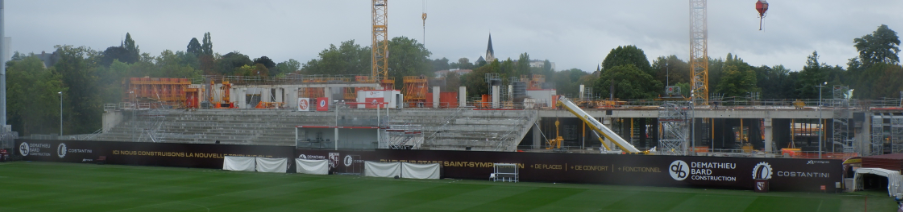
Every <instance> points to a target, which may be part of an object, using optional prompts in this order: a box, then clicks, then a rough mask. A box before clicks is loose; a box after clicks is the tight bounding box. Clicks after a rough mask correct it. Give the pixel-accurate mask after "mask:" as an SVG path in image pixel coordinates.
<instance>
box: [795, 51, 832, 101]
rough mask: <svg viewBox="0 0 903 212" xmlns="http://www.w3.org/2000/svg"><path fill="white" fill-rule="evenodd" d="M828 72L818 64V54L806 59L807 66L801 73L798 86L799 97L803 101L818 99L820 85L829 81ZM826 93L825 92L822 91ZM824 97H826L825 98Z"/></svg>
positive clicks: (813, 53)
mask: <svg viewBox="0 0 903 212" xmlns="http://www.w3.org/2000/svg"><path fill="white" fill-rule="evenodd" d="M826 72H827V71H826V70H825V69H823V68H822V65H821V64H819V63H818V52H812V55H809V57H807V58H806V66H805V67H803V70H802V71H800V74H799V81H798V83H797V84H796V92H797V97H799V98H803V99H817V98H818V90H819V87H818V86H819V85H823V84H824V82H827V81H828V80H829V78H828V73H826ZM822 89H824V88H822ZM822 92H824V90H822ZM823 97H824V96H823Z"/></svg>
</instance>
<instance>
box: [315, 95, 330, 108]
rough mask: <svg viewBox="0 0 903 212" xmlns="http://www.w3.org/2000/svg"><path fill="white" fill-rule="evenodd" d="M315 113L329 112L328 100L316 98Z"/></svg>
mask: <svg viewBox="0 0 903 212" xmlns="http://www.w3.org/2000/svg"><path fill="white" fill-rule="evenodd" d="M317 111H329V99H328V98H326V97H320V98H317Z"/></svg>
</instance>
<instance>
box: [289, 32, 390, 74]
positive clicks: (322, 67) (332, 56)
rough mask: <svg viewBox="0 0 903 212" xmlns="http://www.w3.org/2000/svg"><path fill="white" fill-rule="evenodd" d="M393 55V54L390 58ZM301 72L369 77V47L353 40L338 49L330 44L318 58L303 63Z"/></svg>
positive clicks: (345, 42) (342, 44)
mask: <svg viewBox="0 0 903 212" xmlns="http://www.w3.org/2000/svg"><path fill="white" fill-rule="evenodd" d="M390 52H391V51H390ZM393 55H395V53H394V52H393V53H392V55H390V57H391V56H393ZM301 72H302V73H304V74H351V75H364V76H370V75H371V70H370V47H361V46H360V45H358V44H355V43H354V40H349V41H344V42H342V43H341V44H340V45H339V46H338V47H337V46H335V45H332V44H330V45H329V48H327V49H324V50H323V51H320V54H319V58H317V59H311V60H310V61H307V63H304V65H302V66H301Z"/></svg>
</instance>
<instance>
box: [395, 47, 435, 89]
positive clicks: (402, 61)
mask: <svg viewBox="0 0 903 212" xmlns="http://www.w3.org/2000/svg"><path fill="white" fill-rule="evenodd" d="M389 52H390V54H389V64H388V66H389V76H392V77H395V89H401V87H402V86H403V85H404V84H403V81H402V80H401V79H402V78H403V77H404V76H421V75H423V76H427V77H432V76H433V72H431V71H430V59H429V57H430V54H432V53H430V51H429V50H427V49H426V47H424V46H423V44H422V43H418V42H417V40H414V39H411V38H407V37H394V38H392V40H390V41H389Z"/></svg>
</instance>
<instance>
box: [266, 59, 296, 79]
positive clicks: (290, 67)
mask: <svg viewBox="0 0 903 212" xmlns="http://www.w3.org/2000/svg"><path fill="white" fill-rule="evenodd" d="M298 70H301V62H298V61H297V60H295V59H288V60H287V61H285V62H281V63H279V64H276V68H275V69H273V70H270V74H272V75H273V76H277V75H283V74H286V73H291V72H295V71H298Z"/></svg>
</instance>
